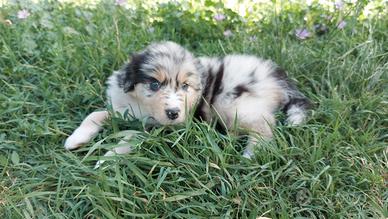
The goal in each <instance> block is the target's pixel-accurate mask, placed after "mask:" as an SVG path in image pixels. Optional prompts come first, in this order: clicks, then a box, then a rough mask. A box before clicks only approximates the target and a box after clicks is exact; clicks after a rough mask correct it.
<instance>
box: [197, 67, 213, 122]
mask: <svg viewBox="0 0 388 219" xmlns="http://www.w3.org/2000/svg"><path fill="white" fill-rule="evenodd" d="M213 82H214V77H213V74H212V68H210V69H209V72H208V73H207V78H206V82H205V84H204V86H205V88H204V90H203V93H202V97H201V100H200V101H199V103H198V106H197V109H196V111H195V113H194V117H195V118H198V119H202V120H204V119H205V118H206V117H205V112H204V111H203V109H202V108H203V105H204V104H205V100H204V99H205V98H206V97H208V95H209V92H210V88H211V86H212V84H213Z"/></svg>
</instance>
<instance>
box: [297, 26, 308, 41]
mask: <svg viewBox="0 0 388 219" xmlns="http://www.w3.org/2000/svg"><path fill="white" fill-rule="evenodd" d="M295 36H296V37H298V38H299V39H301V40H304V39H306V38H308V37H310V36H311V33H310V32H309V31H308V30H307V29H306V28H303V29H296V30H295Z"/></svg>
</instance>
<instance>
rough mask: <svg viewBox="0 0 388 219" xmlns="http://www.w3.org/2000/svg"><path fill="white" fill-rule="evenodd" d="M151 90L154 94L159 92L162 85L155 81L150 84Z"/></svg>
mask: <svg viewBox="0 0 388 219" xmlns="http://www.w3.org/2000/svg"><path fill="white" fill-rule="evenodd" d="M150 89H151V90H152V91H154V92H156V91H158V90H159V89H160V83H159V81H153V82H151V83H150Z"/></svg>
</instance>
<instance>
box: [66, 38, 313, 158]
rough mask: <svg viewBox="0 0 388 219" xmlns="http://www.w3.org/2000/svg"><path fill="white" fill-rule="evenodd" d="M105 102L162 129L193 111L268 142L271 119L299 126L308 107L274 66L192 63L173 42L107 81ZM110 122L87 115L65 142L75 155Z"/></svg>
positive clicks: (237, 61)
mask: <svg viewBox="0 0 388 219" xmlns="http://www.w3.org/2000/svg"><path fill="white" fill-rule="evenodd" d="M107 84H108V89H107V97H108V100H109V102H110V103H111V104H112V107H113V110H114V111H117V112H120V113H124V112H126V111H127V112H129V113H131V114H132V116H134V117H136V118H139V119H142V118H145V117H148V118H151V119H149V120H148V121H149V122H150V123H159V124H162V125H171V124H178V123H182V122H184V121H185V119H186V117H187V115H188V114H189V112H190V111H191V110H195V113H194V115H195V116H197V117H199V118H201V119H203V120H206V121H210V120H212V119H213V118H216V117H220V119H221V121H222V123H223V124H224V125H225V126H226V128H229V129H230V128H232V127H234V124H237V125H238V127H240V128H243V129H246V130H250V131H251V132H252V133H257V134H259V135H260V136H261V137H262V138H264V139H270V138H271V137H272V130H271V129H272V126H273V125H274V124H275V117H274V113H275V112H276V111H277V110H283V111H284V112H285V113H286V115H287V122H288V123H289V124H292V125H296V124H300V123H301V122H302V121H303V120H304V119H305V117H306V109H307V107H308V105H309V101H308V100H307V99H306V97H305V96H304V95H303V94H302V93H301V92H299V91H298V90H297V89H296V87H295V86H294V85H293V84H292V83H291V82H290V81H289V80H288V79H287V76H286V73H285V72H284V71H283V70H282V69H281V68H279V67H278V66H277V65H276V64H275V63H273V62H271V61H269V60H263V59H260V58H257V57H255V56H249V55H228V56H225V57H223V58H213V57H200V58H196V57H194V56H193V55H192V54H191V53H190V52H189V51H188V50H186V49H185V48H183V47H181V46H180V45H178V44H176V43H173V42H161V43H155V44H151V45H150V46H148V47H147V48H146V49H145V50H143V51H141V52H140V53H138V54H135V55H133V56H132V59H131V60H130V62H129V63H127V64H125V65H124V67H123V68H122V69H121V70H119V71H115V72H114V73H113V74H112V75H111V76H110V77H109V79H108V82H107ZM108 116H109V114H108V112H107V111H102V112H94V113H92V114H90V115H89V116H88V117H87V118H86V119H85V120H84V121H83V122H82V123H81V125H80V127H78V128H77V129H76V130H75V131H74V132H73V134H72V135H71V136H70V137H69V138H68V139H67V140H66V142H65V147H66V148H67V149H74V148H77V147H79V146H80V145H82V144H85V143H87V142H88V141H90V140H91V139H92V138H93V137H94V136H95V135H96V134H97V133H98V132H99V130H100V129H101V125H102V123H103V121H104V120H105V119H106V118H107V117H108ZM256 143H257V138H255V137H253V135H251V137H250V139H249V143H248V146H247V148H246V149H245V151H244V156H245V157H251V156H252V155H253V146H254V145H255V144H256ZM130 151H131V148H130V147H117V148H115V149H114V150H113V151H109V152H108V153H107V154H106V155H108V156H109V155H112V154H115V153H118V154H123V153H128V152H130Z"/></svg>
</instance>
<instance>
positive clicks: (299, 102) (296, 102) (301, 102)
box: [282, 98, 312, 112]
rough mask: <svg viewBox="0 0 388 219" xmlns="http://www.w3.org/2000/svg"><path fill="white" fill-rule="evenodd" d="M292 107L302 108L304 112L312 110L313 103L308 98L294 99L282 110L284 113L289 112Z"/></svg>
mask: <svg viewBox="0 0 388 219" xmlns="http://www.w3.org/2000/svg"><path fill="white" fill-rule="evenodd" d="M292 106H297V107H300V108H302V109H304V110H308V109H310V108H312V104H311V102H310V101H309V100H308V99H307V98H292V99H291V100H290V101H289V102H288V103H287V104H286V105H285V106H284V108H283V109H282V111H283V112H287V111H288V110H289V109H290V108H291V107H292Z"/></svg>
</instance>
